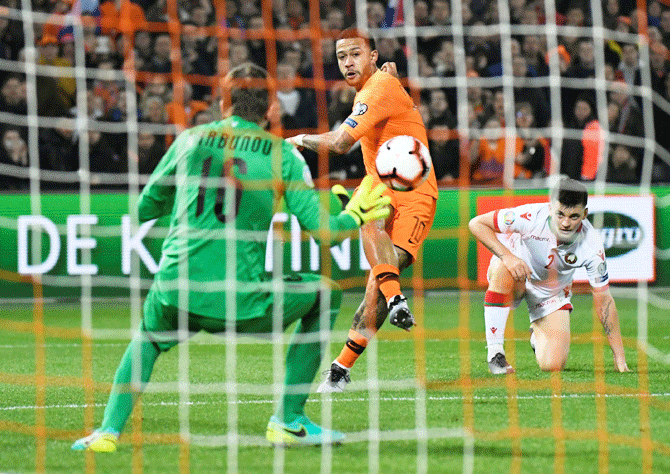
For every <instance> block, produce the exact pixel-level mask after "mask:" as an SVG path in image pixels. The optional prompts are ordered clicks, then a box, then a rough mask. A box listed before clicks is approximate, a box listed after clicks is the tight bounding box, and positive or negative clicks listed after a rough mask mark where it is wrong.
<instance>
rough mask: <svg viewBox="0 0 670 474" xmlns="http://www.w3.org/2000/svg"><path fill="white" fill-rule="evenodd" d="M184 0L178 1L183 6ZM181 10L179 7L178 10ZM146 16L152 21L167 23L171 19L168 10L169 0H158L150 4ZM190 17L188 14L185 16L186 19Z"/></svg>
mask: <svg viewBox="0 0 670 474" xmlns="http://www.w3.org/2000/svg"><path fill="white" fill-rule="evenodd" d="M182 3H184V2H178V3H177V5H178V6H181V5H182ZM177 11H178V12H179V9H178V10H177ZM145 17H146V19H147V21H148V22H150V23H167V22H168V21H170V15H169V14H168V10H167V0H156V2H155V3H154V4H153V5H151V6H149V7H148V8H147V10H146V13H145ZM186 19H188V16H186V18H184V21H185V20H186Z"/></svg>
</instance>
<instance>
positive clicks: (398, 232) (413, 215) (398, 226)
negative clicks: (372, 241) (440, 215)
mask: <svg viewBox="0 0 670 474" xmlns="http://www.w3.org/2000/svg"><path fill="white" fill-rule="evenodd" d="M389 194H390V196H391V206H393V209H395V212H394V214H393V217H392V218H391V220H390V221H388V222H387V223H386V232H388V234H389V235H390V236H391V240H392V241H393V244H394V245H395V246H396V247H400V248H401V249H403V250H405V251H407V252H408V253H409V254H410V255H411V256H412V261H414V260H416V255H417V253H418V251H419V247H421V244H423V241H424V240H426V236H427V235H428V231H429V230H430V228H431V227H432V226H433V220H434V219H435V209H436V202H437V201H436V200H435V199H434V198H433V197H432V196H426V195H425V194H419V193H416V192H410V193H404V192H391V193H389Z"/></svg>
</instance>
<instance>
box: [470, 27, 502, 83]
mask: <svg viewBox="0 0 670 474" xmlns="http://www.w3.org/2000/svg"><path fill="white" fill-rule="evenodd" d="M471 31H472V34H471V35H469V37H467V38H465V39H466V43H465V47H466V54H467V55H468V56H470V57H472V58H473V59H474V65H473V66H472V69H473V70H475V71H476V72H477V74H478V75H480V76H488V68H489V66H490V65H491V62H490V57H491V54H492V50H493V45H492V44H491V43H490V42H489V41H487V36H488V35H487V34H486V26H485V25H484V22H483V21H480V20H477V21H474V22H473V25H472V30H471ZM495 55H496V56H500V54H499V52H497V53H495Z"/></svg>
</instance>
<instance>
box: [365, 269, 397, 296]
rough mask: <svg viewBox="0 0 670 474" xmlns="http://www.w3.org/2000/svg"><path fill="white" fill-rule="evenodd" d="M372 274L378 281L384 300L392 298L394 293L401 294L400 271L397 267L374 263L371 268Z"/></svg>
mask: <svg viewBox="0 0 670 474" xmlns="http://www.w3.org/2000/svg"><path fill="white" fill-rule="evenodd" d="M372 274H373V275H374V277H375V278H376V279H377V281H379V290H380V291H381V292H382V294H383V295H384V298H386V301H388V300H390V299H391V298H393V297H394V296H395V295H400V294H402V291H400V281H399V278H400V271H399V270H398V267H395V266H393V265H387V264H382V265H375V266H374V268H373V269H372Z"/></svg>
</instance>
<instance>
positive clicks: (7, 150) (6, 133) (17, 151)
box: [0, 126, 30, 190]
mask: <svg viewBox="0 0 670 474" xmlns="http://www.w3.org/2000/svg"><path fill="white" fill-rule="evenodd" d="M0 163H3V164H6V165H10V166H12V168H13V170H12V174H8V175H3V177H2V179H1V180H0V188H1V189H11V190H18V189H26V188H28V185H29V182H28V178H24V177H21V176H20V172H19V171H20V168H27V167H28V166H29V165H30V157H29V155H28V146H27V145H26V142H25V140H24V139H23V137H22V136H21V132H20V130H19V129H18V128H16V127H12V126H8V127H5V128H4V130H3V131H2V148H1V149H0ZM15 173H16V174H15Z"/></svg>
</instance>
